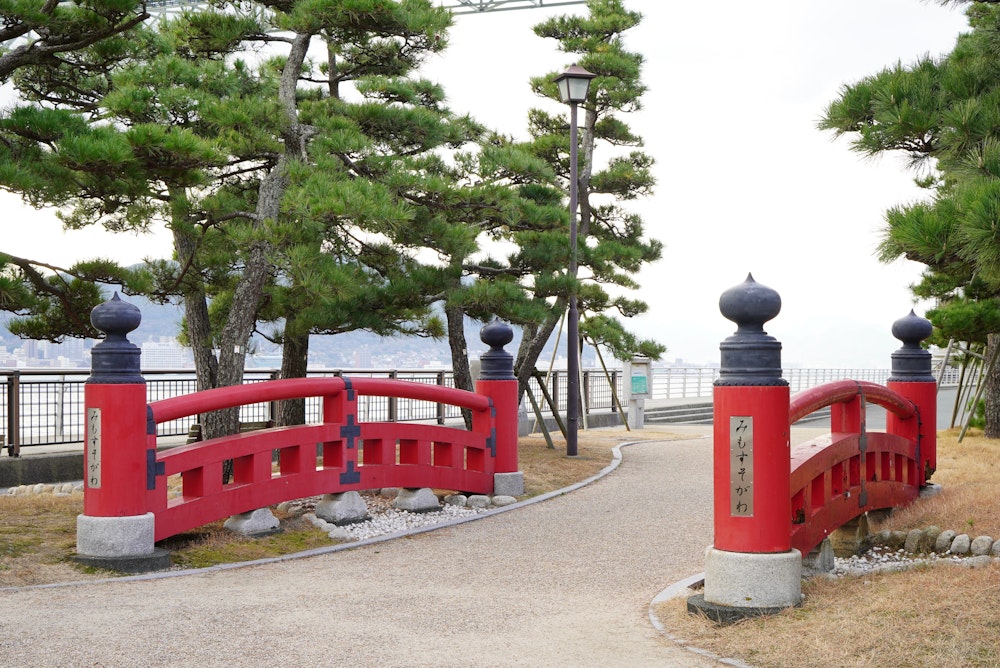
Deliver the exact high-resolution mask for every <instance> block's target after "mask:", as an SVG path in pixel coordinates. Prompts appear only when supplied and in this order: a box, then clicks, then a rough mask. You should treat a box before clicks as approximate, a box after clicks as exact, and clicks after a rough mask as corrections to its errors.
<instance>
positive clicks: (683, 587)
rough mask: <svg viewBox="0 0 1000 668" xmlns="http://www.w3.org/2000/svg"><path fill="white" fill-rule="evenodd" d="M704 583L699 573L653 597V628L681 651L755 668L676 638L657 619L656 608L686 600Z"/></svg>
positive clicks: (651, 602)
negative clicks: (663, 604)
mask: <svg viewBox="0 0 1000 668" xmlns="http://www.w3.org/2000/svg"><path fill="white" fill-rule="evenodd" d="M704 582H705V574H704V573H697V574H695V575H692V576H690V577H687V578H685V579H683V580H680V581H678V582H675V583H673V584H672V585H670V586H669V587H667V588H666V589H664V590H663V591H661V592H660V593H659V594H657V595H656V596H655V597H653V600H652V601H650V602H649V613H648V614H649V623H650V624H652V625H653V628H654V629H656V630H657V632H659V634H660V635H661V636H663V637H664V638H666V639H667V640H669V641H670V642H672V643H674V644H675V645H677V646H678V647H680V648H681V649H683V650H686V651H688V652H691V653H692V654H697V655H698V656H701V657H704V658H706V659H711V660H712V661H717V662H718V663H721V664H722V665H724V666H734V668H754V667H753V666H752V665H750V664H748V663H743V662H742V661H740V660H739V659H729V658H726V657H722V656H719V655H718V654H715V653H714V652H709V651H708V650H707V649H701V648H700V647H695V646H694V645H692V644H690V643H689V642H688V641H686V640H684V639H683V638H680V637H678V636H675V635H674V634H672V633H670V632H669V631H667V629H666V628H665V627H664V626H663V623H662V622H660V618H659V617H657V615H656V611H655V608H656V606H658V605H660V604H661V603H666V602H667V601H671V600H673V599H675V598H681V597H685V598H686V597H687V596H688V595H690V594H691V591H692V589H693V588H698V587H699V586H700V585H701V584H703V583H704Z"/></svg>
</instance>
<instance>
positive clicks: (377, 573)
mask: <svg viewBox="0 0 1000 668" xmlns="http://www.w3.org/2000/svg"><path fill="white" fill-rule="evenodd" d="M623 436H624V434H623ZM711 503H712V496H711V439H710V438H707V437H693V438H691V439H690V440H682V441H669V442H667V441H654V442H644V443H638V444H634V445H630V446H628V447H627V448H625V449H624V462H623V463H622V465H621V466H620V467H619V468H618V469H617V470H616V471H615V472H613V473H612V474H610V475H608V476H606V477H604V478H602V479H601V480H599V481H597V482H595V483H593V484H591V485H589V486H586V487H584V488H582V489H580V490H577V491H574V492H573V493H571V494H568V495H564V496H560V497H557V498H554V499H550V500H548V501H544V502H542V503H536V504H532V505H527V506H524V507H520V508H517V509H515V510H514V511H512V512H505V513H500V514H496V515H490V516H488V517H485V518H483V519H480V520H477V521H473V522H468V523H465V524H461V525H458V526H452V527H448V528H443V529H438V530H435V531H431V532H428V533H423V534H419V535H416V536H412V537H407V538H400V539H395V540H392V541H388V542H383V543H378V544H374V545H368V546H365V547H360V548H356V549H351V550H346V551H341V552H335V553H330V554H324V555H320V556H314V557H309V558H305V559H298V560H293V561H286V562H279V563H271V564H265V565H259V566H253V567H248V568H236V569H228V570H211V571H208V572H204V573H198V574H195V575H188V576H184V577H175V578H165V579H148V580H140V581H131V582H102V583H96V584H83V585H77V586H69V587H59V588H49V589H26V590H19V591H8V592H5V593H4V595H3V601H4V606H3V608H4V611H5V613H6V614H4V616H3V617H4V619H5V621H6V622H7V623H5V624H4V629H3V632H2V633H0V657H2V658H3V660H2V662H3V664H4V665H9V666H34V665H53V666H69V665H73V666H161V665H170V666H199V667H201V666H215V665H225V666H227V667H235V666H255V667H256V666H261V665H270V666H306V665H329V666H347V665H351V666H445V665H472V666H477V668H486V667H490V666H503V667H514V666H532V667H538V666H601V667H602V668H604V667H608V666H630V667H632V666H660V667H662V666H671V667H673V666H677V667H685V666H695V667H696V666H716V665H718V664H717V663H716V662H714V661H711V660H710V659H707V658H704V657H702V656H699V655H696V654H693V653H691V652H688V651H685V650H683V649H680V648H679V647H677V646H676V645H674V644H672V643H671V642H670V641H668V640H666V639H664V638H663V637H662V636H660V635H659V633H658V632H657V631H656V630H655V629H654V628H653V627H652V626H651V624H650V622H649V620H648V618H647V609H648V605H649V603H650V601H651V600H652V599H653V598H654V597H655V596H656V595H657V593H658V592H660V591H661V590H663V589H664V588H665V587H667V586H668V585H670V584H672V583H674V582H677V581H678V580H681V579H683V578H686V577H688V576H691V575H692V574H694V573H696V572H698V571H700V570H701V569H702V566H703V562H704V550H705V548H706V546H708V545H709V543H711V540H712V530H711V514H712V513H711Z"/></svg>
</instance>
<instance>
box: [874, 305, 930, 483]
mask: <svg viewBox="0 0 1000 668" xmlns="http://www.w3.org/2000/svg"><path fill="white" fill-rule="evenodd" d="M932 331H933V325H931V323H930V321H929V320H926V319H924V318H921V317H920V316H918V315H916V314H915V313H914V312H913V311H912V310H911V311H910V314H909V315H907V316H905V317H902V318H900V319H899V320H897V321H896V322H894V323H893V325H892V335H893V336H894V337H896V338H897V339H899V340H900V341H902V343H903V347H902V348H900V349H899V350H897V351H896V352H894V353H893V354H892V373H891V375H890V376H889V379H888V381H887V382H886V386H887V387H888V388H889V389H890V390H892V391H893V392H896V393H898V394H899V395H900V396H902V397H904V398H906V399H909V400H910V401H912V402H913V404H914V406H916V408H917V415H916V417H915V418H908V419H906V420H903V419H901V418H900V417H899V416H897V415H895V414H894V413H892V412H889V413H888V414H887V416H886V432H888V433H890V434H895V435H897V436H902V437H904V438H906V439H908V440H911V441H917V452H918V453H919V455H918V456H919V462H918V470H917V471H916V475H915V479H914V480H911V481H909V482H911V484H916V485H917V486H923V485H925V484H926V483H927V481H928V480H929V479H930V477H931V475H932V474H933V473H934V471H935V469H936V468H937V379H936V378H934V374H933V373H932V371H931V354H930V352H929V351H927V350H924V349H923V348H921V347H920V342H921V341H923V340H924V339H926V338H927V337H929V336H930V335H931V332H932Z"/></svg>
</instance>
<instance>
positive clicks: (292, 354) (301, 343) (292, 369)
mask: <svg viewBox="0 0 1000 668" xmlns="http://www.w3.org/2000/svg"><path fill="white" fill-rule="evenodd" d="M293 319H294V316H291V317H290V318H289V319H288V320H286V321H285V338H284V343H283V344H282V346H281V373H280V377H281V378H305V377H306V369H307V367H308V365H309V334H308V333H306V334H289V333H288V329H289V326H290V325H291V324H292V320H293ZM277 422H278V426H279V427H287V426H291V425H296V424H305V423H306V400H305V399H291V400H288V401H282V402H280V403H279V404H278V415H277Z"/></svg>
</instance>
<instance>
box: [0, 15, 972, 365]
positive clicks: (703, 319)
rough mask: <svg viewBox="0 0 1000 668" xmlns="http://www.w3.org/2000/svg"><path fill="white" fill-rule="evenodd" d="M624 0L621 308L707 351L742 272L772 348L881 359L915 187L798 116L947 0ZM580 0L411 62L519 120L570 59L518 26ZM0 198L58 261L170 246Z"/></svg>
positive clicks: (14, 222) (912, 269) (915, 40)
mask: <svg viewBox="0 0 1000 668" xmlns="http://www.w3.org/2000/svg"><path fill="white" fill-rule="evenodd" d="M626 5H627V6H628V7H629V8H630V9H635V10H638V11H640V12H642V13H643V14H644V15H645V19H644V21H643V23H642V24H641V25H640V26H639V27H637V28H635V29H634V30H633V31H630V33H629V34H628V43H629V47H630V48H631V49H633V50H635V51H639V52H641V53H642V54H643V55H644V56H645V58H646V64H645V69H644V81H645V82H646V84H647V85H648V86H649V92H648V93H647V95H646V96H645V97H644V109H643V110H642V111H640V112H638V113H635V114H632V115H630V116H629V117H627V120H628V121H629V122H630V123H631V125H632V126H633V129H634V130H635V131H636V132H637V133H638V134H640V135H641V136H642V137H644V139H645V142H646V145H645V149H644V150H646V151H647V152H648V153H649V154H651V155H652V156H653V157H654V158H655V159H656V162H657V164H656V168H655V174H656V178H657V182H658V185H657V188H656V192H655V194H654V195H653V196H652V197H650V198H648V199H646V200H644V201H641V202H636V203H635V206H634V208H635V210H636V211H638V212H640V213H642V214H643V216H644V219H645V221H646V226H647V230H648V234H649V236H652V237H655V238H657V239H660V240H662V241H663V242H664V244H665V251H664V256H663V259H662V260H661V261H660V262H659V263H657V264H655V265H653V266H650V267H649V268H648V269H646V270H644V271H643V272H642V273H641V274H640V276H639V277H638V279H639V282H640V283H641V285H642V289H641V290H640V291H639V292H638V295H637V296H638V297H639V298H641V299H644V300H645V301H647V302H648V303H649V304H650V311H649V313H648V314H646V315H645V316H642V317H640V318H637V319H634V320H633V321H632V326H633V328H634V329H635V330H636V331H638V332H639V333H640V334H641V335H642V336H643V337H648V338H655V339H657V340H658V341H660V342H661V343H663V344H665V345H666V346H667V347H668V348H669V352H668V353H667V355H666V359H667V360H674V359H677V358H680V359H684V360H685V361H687V362H692V363H710V362H718V359H719V342H721V341H722V340H723V339H724V338H726V337H727V336H729V335H730V334H731V333H732V332H733V330H734V329H735V326H734V325H733V324H732V323H730V322H729V321H727V320H725V319H724V318H723V317H722V316H721V315H720V314H719V309H718V301H719V295H720V294H721V293H722V292H723V291H724V290H726V289H727V288H729V287H731V286H733V285H736V284H738V283H741V282H742V281H743V279H744V278H745V277H746V275H747V273H748V272H752V273H753V275H754V278H755V279H756V280H757V282H759V283H762V284H764V285H767V286H770V287H772V288H774V289H775V290H777V291H778V293H779V294H780V295H781V298H782V310H781V313H780V315H778V317H777V318H775V319H774V320H772V321H771V322H770V323H769V324H768V325H766V326H765V329H766V330H767V331H768V333H770V334H771V335H773V336H775V337H776V338H777V339H778V340H779V341H781V342H782V344H783V353H782V360H783V365H784V366H786V367H790V366H809V367H858V368H867V367H888V365H889V355H890V354H891V353H892V351H894V350H895V349H897V348H898V347H899V345H900V344H899V342H898V341H896V340H895V339H893V338H892V336H891V334H890V328H891V326H892V322H893V321H894V320H896V319H897V318H899V317H902V316H904V315H906V314H907V313H908V312H909V310H910V308H911V307H913V303H912V297H911V295H910V293H909V290H908V285H909V284H911V283H913V282H914V281H916V280H917V278H918V277H919V273H920V266H919V265H916V264H913V263H909V262H906V261H899V262H897V263H895V264H893V265H888V266H886V265H882V264H880V263H879V262H878V261H877V260H876V259H875V257H874V251H875V247H876V245H877V243H878V241H879V238H880V230H881V227H882V225H883V217H882V216H883V212H884V211H885V209H886V208H888V207H890V206H893V205H897V204H901V203H905V202H908V201H912V200H913V199H915V198H917V197H920V196H921V193H920V192H919V190H918V189H917V188H916V187H915V186H914V185H913V180H912V178H913V175H912V174H911V173H908V172H906V171H905V169H904V161H903V159H902V158H901V157H887V158H884V159H882V160H881V161H877V162H872V161H865V160H864V159H862V158H861V157H860V156H857V155H856V154H854V153H852V152H851V151H850V150H849V146H848V144H849V142H848V141H847V140H846V139H841V140H838V141H836V142H835V141H833V138H832V135H830V134H828V133H821V132H819V131H818V130H817V129H816V121H817V119H818V118H819V117H820V115H821V114H822V112H823V110H824V108H825V107H826V105H827V104H828V103H829V102H830V100H832V99H833V98H834V97H835V96H836V95H837V92H838V90H839V89H840V87H841V86H842V85H843V84H844V83H849V82H854V81H856V80H857V79H859V78H861V77H864V76H866V75H869V74H874V73H876V72H877V71H878V70H880V69H882V68H883V67H886V66H888V65H891V64H894V63H895V62H896V61H900V60H901V61H902V62H904V63H909V62H912V61H913V60H915V59H916V58H917V57H919V56H921V55H922V54H925V53H930V54H931V55H939V54H942V53H947V52H949V51H950V50H951V49H952V47H953V46H954V43H955V38H956V36H957V35H958V34H959V33H960V32H962V31H964V30H967V23H966V19H965V16H964V15H963V13H962V10H961V9H956V8H943V7H940V6H939V5H938V4H936V3H929V2H921V1H920V0H875V1H873V0H816V1H812V2H802V1H801V0H797V1H793V0H769V1H767V2H756V3H748V2H745V0H716V1H715V2H712V3H682V2H662V1H659V0H630V1H629V0H626ZM582 11H584V7H583V6H582V5H580V6H568V7H559V8H554V9H547V8H546V9H529V10H523V11H510V12H495V13H490V14H481V15H463V16H459V17H457V18H456V25H455V27H454V28H453V30H452V37H451V46H450V48H449V49H448V51H447V52H446V53H445V54H444V55H443V56H442V57H440V58H438V59H436V61H435V62H432V63H430V64H429V65H428V67H426V68H425V71H426V73H427V75H428V76H429V77H430V78H433V79H436V80H438V81H440V83H442V84H443V85H444V87H445V90H446V91H447V94H448V97H449V104H450V106H451V107H452V108H453V109H454V110H455V111H459V112H468V113H471V114H472V115H473V116H475V117H476V118H477V119H479V120H481V121H482V122H484V123H486V124H488V125H491V126H493V127H495V128H497V129H499V130H501V131H503V132H505V133H508V134H512V135H516V136H519V137H525V136H526V134H525V126H526V122H525V119H526V110H527V109H528V108H529V107H531V106H539V105H545V104H546V102H544V101H539V100H538V99H537V98H535V97H534V96H533V95H532V93H531V91H530V89H529V88H528V84H527V82H528V78H529V77H531V76H536V75H540V74H543V73H545V72H547V71H550V70H561V69H563V68H564V67H565V66H567V65H569V64H570V63H571V62H572V60H573V59H572V57H571V56H569V55H568V54H563V53H561V52H559V51H558V50H557V48H556V43H555V42H554V41H553V40H543V39H541V38H538V37H536V36H535V35H534V33H532V32H531V26H532V25H534V24H535V23H537V22H539V21H541V20H543V19H544V18H545V17H547V16H551V15H555V14H562V13H577V12H582ZM549 108H550V109H558V105H556V107H549ZM567 113H568V112H567ZM0 206H3V207H4V210H5V212H6V213H5V215H4V216H3V219H4V221H5V223H4V228H5V230H4V235H3V241H2V243H0V250H4V251H7V252H10V253H14V254H17V255H22V256H26V257H30V258H33V259H39V260H46V261H50V262H53V263H66V264H69V263H70V262H72V261H73V260H74V259H79V258H80V257H81V253H82V252H83V251H84V249H92V250H93V253H94V254H100V255H104V256H112V257H115V258H117V259H120V260H122V261H127V262H132V261H138V260H140V259H142V258H144V257H147V256H153V257H160V256H164V255H166V254H168V253H169V241H168V240H167V237H166V236H165V235H163V234H160V235H157V236H154V237H152V238H134V237H132V238H129V237H125V238H122V237H121V236H120V235H119V236H118V237H113V238H110V237H104V236H102V235H99V234H98V233H96V232H63V231H62V230H61V229H60V227H59V224H58V221H56V220H55V218H54V217H53V216H52V214H51V213H50V212H35V211H32V210H30V209H25V208H23V207H22V206H21V205H20V204H19V202H18V200H17V199H16V198H14V197H12V196H10V195H7V194H3V193H0ZM923 308H924V305H920V304H918V305H917V306H916V310H917V313H918V314H921V315H922V314H923Z"/></svg>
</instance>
